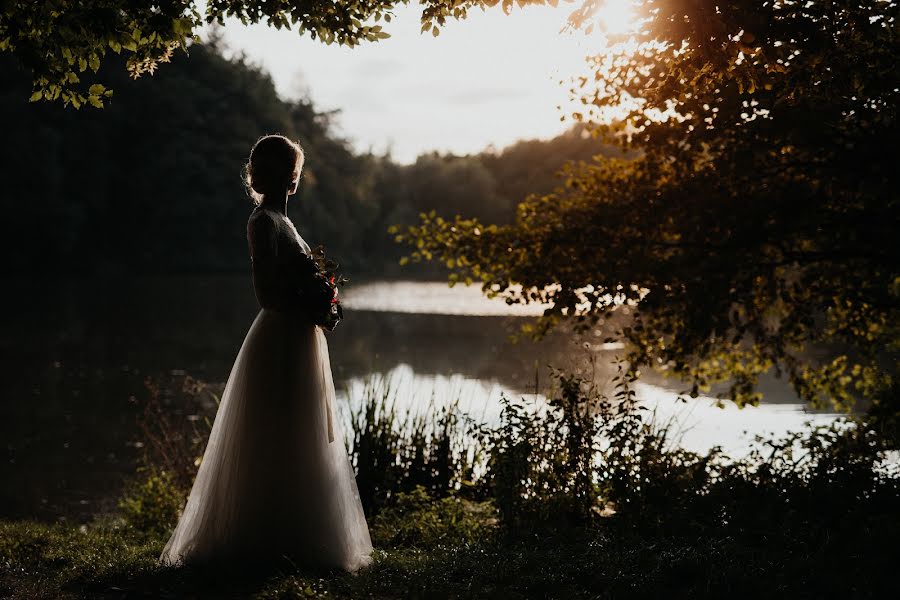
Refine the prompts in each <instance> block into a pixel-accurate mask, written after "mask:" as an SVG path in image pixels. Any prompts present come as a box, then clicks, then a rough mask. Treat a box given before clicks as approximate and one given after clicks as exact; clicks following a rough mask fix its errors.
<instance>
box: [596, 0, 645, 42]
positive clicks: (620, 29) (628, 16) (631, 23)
mask: <svg viewBox="0 0 900 600" xmlns="http://www.w3.org/2000/svg"><path fill="white" fill-rule="evenodd" d="M597 15H598V19H599V21H600V24H601V28H602V29H603V31H604V32H605V33H607V34H609V35H624V34H626V33H631V32H632V31H633V30H634V29H635V26H636V24H637V23H636V19H635V14H634V6H633V5H632V0H606V2H605V3H604V4H603V6H602V7H601V8H600V10H599V11H598V13H597Z"/></svg>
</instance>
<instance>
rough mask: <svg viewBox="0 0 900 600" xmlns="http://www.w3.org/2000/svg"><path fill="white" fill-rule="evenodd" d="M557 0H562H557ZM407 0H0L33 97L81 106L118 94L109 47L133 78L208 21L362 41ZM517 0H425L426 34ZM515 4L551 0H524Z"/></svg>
mask: <svg viewBox="0 0 900 600" xmlns="http://www.w3.org/2000/svg"><path fill="white" fill-rule="evenodd" d="M550 1H551V3H553V4H555V0H550ZM406 3H407V0H355V1H354V2H333V1H331V0H275V1H268V0H209V1H208V2H207V3H206V10H205V13H204V14H202V15H201V13H200V9H199V7H198V4H199V3H198V2H197V1H196V0H162V1H160V2H153V3H141V2H132V1H130V0H48V1H45V2H34V1H32V0H12V1H9V2H3V3H2V4H0V53H2V52H9V53H11V54H13V55H14V56H15V57H16V58H17V59H18V61H19V62H20V63H21V64H22V65H23V66H24V67H25V68H27V69H28V70H29V71H30V72H31V73H32V79H33V89H32V93H31V100H32V101H38V100H42V99H43V100H59V101H62V102H63V103H65V104H66V105H67V106H68V105H72V106H74V107H75V108H79V107H80V106H82V105H84V104H90V105H92V106H95V107H97V108H100V107H102V106H103V103H104V99H105V98H108V97H110V96H111V95H112V90H109V89H107V88H106V86H105V85H104V84H103V83H102V82H101V81H93V83H92V82H91V81H84V82H83V81H82V78H91V79H97V78H96V75H97V73H98V72H99V70H100V66H101V64H102V63H103V61H104V60H105V59H106V57H107V55H108V54H109V52H112V53H114V54H120V55H123V56H125V57H126V58H127V60H126V63H125V64H126V68H127V70H128V73H129V74H130V75H131V76H132V77H135V78H137V77H140V76H141V75H142V74H145V73H150V74H152V73H154V72H155V71H156V69H157V68H158V67H159V65H160V63H167V62H169V61H170V60H171V58H172V56H173V54H174V53H175V52H176V51H178V50H184V51H186V50H187V49H188V46H189V44H190V42H191V41H192V40H195V39H196V33H197V31H198V30H199V28H201V27H202V26H203V25H204V23H220V24H222V23H224V21H225V18H226V17H231V18H235V19H238V20H239V21H241V22H242V23H244V24H250V23H267V24H268V25H270V26H272V27H275V28H276V29H282V28H288V29H289V28H291V27H294V28H296V29H297V31H298V32H299V33H301V34H307V35H309V36H310V37H311V38H313V39H319V40H321V41H323V42H325V43H326V44H332V43H337V44H341V45H347V46H356V45H358V44H360V43H362V42H365V41H369V42H371V41H377V40H380V39H384V38H387V37H389V34H388V33H387V32H386V31H384V30H383V25H381V24H380V23H381V22H384V23H390V21H391V19H392V11H393V9H394V8H395V7H396V6H397V5H399V4H406ZM501 3H502V6H503V8H504V10H506V11H507V12H508V11H509V10H510V9H511V8H512V6H513V0H502V2H501V0H422V1H421V2H420V4H421V6H422V14H421V21H422V33H426V32H431V33H432V35H435V36H437V35H438V33H439V32H440V27H441V26H442V25H444V23H445V22H446V20H447V19H450V18H453V19H462V18H465V17H466V14H467V13H468V11H469V10H470V9H471V8H474V7H481V8H484V7H485V6H494V5H496V4H501ZM515 4H517V5H519V6H523V5H525V4H543V0H516V1H515Z"/></svg>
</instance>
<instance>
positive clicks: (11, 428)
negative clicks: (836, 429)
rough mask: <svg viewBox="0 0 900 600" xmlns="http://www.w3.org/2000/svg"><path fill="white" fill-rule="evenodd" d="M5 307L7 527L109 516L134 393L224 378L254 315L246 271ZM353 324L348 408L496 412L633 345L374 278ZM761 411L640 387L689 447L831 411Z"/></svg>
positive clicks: (779, 388) (345, 354)
mask: <svg viewBox="0 0 900 600" xmlns="http://www.w3.org/2000/svg"><path fill="white" fill-rule="evenodd" d="M7 284H8V285H7V286H6V290H7V292H6V294H4V295H3V298H2V308H3V310H2V315H3V316H2V319H3V324H2V325H3V331H4V335H3V338H2V344H0V352H2V357H0V358H2V360H0V364H2V369H3V372H2V382H3V383H2V388H3V394H2V401H0V439H2V440H3V447H4V451H5V456H4V460H3V463H2V466H0V482H2V488H0V518H4V517H6V518H22V517H30V518H38V519H60V520H63V519H75V520H85V519H88V518H90V516H91V515H93V514H96V513H98V512H104V511H106V510H109V509H111V508H112V507H113V506H114V503H115V497H116V495H117V494H118V492H119V491H120V489H121V486H122V485H123V482H124V481H125V480H126V479H127V477H128V476H129V475H130V474H131V473H133V471H134V468H135V466H136V460H137V457H138V450H137V449H136V447H135V442H136V441H137V440H138V432H137V427H136V423H135V420H136V418H137V414H138V412H139V410H140V408H139V406H138V403H137V402H135V400H134V398H135V397H140V395H141V394H142V393H143V390H144V379H145V378H147V377H151V378H153V377H159V376H161V375H165V374H169V373H173V372H185V373H187V374H190V375H192V376H194V377H197V378H199V379H203V380H206V381H210V382H223V381H224V380H225V378H226V377H227V375H228V372H229V370H230V368H231V364H232V362H233V361H234V358H235V355H236V354H237V351H238V349H239V347H240V344H241V342H242V341H243V338H244V335H245V334H246V332H247V329H248V328H249V326H250V324H251V323H252V322H253V319H254V318H255V316H256V313H257V311H258V308H257V305H256V301H255V298H254V296H253V291H252V288H251V287H250V282H249V279H248V278H247V277H242V276H212V277H210V276H203V277H199V276H179V277H170V276H167V277H141V278H124V277H120V276H110V277H106V278H103V279H90V280H74V279H50V280H43V281H33V280H22V279H7ZM343 294H344V303H345V307H346V310H345V317H346V318H345V320H344V322H342V323H341V324H340V325H339V326H338V328H337V329H336V330H335V331H334V332H333V333H332V334H330V335H329V337H328V341H329V346H330V350H331V357H332V367H333V372H334V376H335V383H336V386H337V388H338V390H339V396H340V398H339V400H340V403H341V404H342V406H341V407H340V408H342V409H343V410H344V411H345V412H346V408H347V405H348V404H349V403H352V402H354V399H356V398H359V396H360V390H361V389H362V388H363V387H364V386H366V385H373V382H375V383H374V384H375V385H378V384H379V382H381V384H384V385H387V384H388V383H389V384H390V385H391V386H392V388H393V389H394V391H395V395H396V398H397V401H398V403H401V404H402V403H406V404H407V405H410V406H412V405H418V408H419V409H422V410H424V409H426V408H427V407H428V406H432V405H441V404H444V403H447V402H452V401H458V402H459V404H460V406H461V407H462V409H463V410H465V411H466V412H467V413H469V414H470V415H472V416H474V417H476V418H480V419H484V420H486V421H492V420H495V419H496V418H497V413H498V400H499V398H500V396H501V395H502V394H506V395H507V396H511V397H519V396H532V395H534V394H535V391H537V392H538V393H539V394H540V392H542V391H545V390H546V389H547V386H548V384H549V377H548V365H552V366H553V367H557V368H563V369H566V370H569V371H581V372H583V373H586V372H587V370H588V369H589V368H590V367H589V365H590V364H591V362H592V361H593V365H594V369H595V376H596V377H597V379H598V380H599V381H604V380H606V379H608V377H609V375H610V374H611V373H612V372H613V371H614V367H613V365H612V363H613V361H614V360H615V357H616V356H617V355H618V354H620V353H621V348H619V347H617V346H615V345H610V344H602V343H600V342H601V340H602V336H600V337H598V336H597V335H592V334H588V335H586V336H584V337H578V338H576V337H574V336H568V335H565V334H564V332H559V333H556V334H553V335H550V336H549V337H548V338H546V339H545V340H542V341H541V342H539V343H535V342H532V341H520V342H518V343H515V344H514V343H511V342H510V340H509V338H510V336H511V335H512V334H514V333H515V332H516V331H517V330H518V328H519V327H520V325H521V324H522V323H523V319H527V318H529V317H531V316H533V315H535V314H537V313H539V312H540V307H510V306H507V305H506V304H505V303H503V302H502V301H499V300H488V299H486V298H484V297H483V296H482V295H481V293H480V290H479V289H478V288H477V287H469V288H467V287H465V286H456V287H454V288H449V287H448V286H447V285H446V284H444V283H437V282H435V283H424V282H368V283H360V284H355V285H351V286H348V287H347V288H345V290H344V291H343ZM763 387H764V391H765V392H766V399H765V401H764V403H763V404H761V405H760V406H759V407H751V408H745V409H737V408H736V407H734V406H726V407H724V408H718V407H716V405H715V404H716V403H715V401H714V400H713V399H711V398H705V397H700V398H696V399H688V401H687V402H684V401H679V400H678V392H679V391H680V390H682V388H683V386H681V385H679V384H678V383H677V382H672V381H668V380H666V379H663V378H661V377H658V376H652V377H648V378H646V379H645V380H643V381H641V382H640V383H638V385H637V391H638V395H639V397H640V398H641V399H643V400H645V401H646V402H647V404H648V405H650V406H651V407H652V408H654V409H655V410H656V411H657V414H658V415H660V417H662V418H668V417H670V416H672V417H674V418H675V419H676V420H677V422H678V423H679V428H680V429H681V431H682V436H683V437H682V444H683V445H684V446H685V447H687V448H689V449H693V450H700V451H703V450H706V449H708V448H710V447H712V446H714V445H720V446H722V447H723V448H724V449H725V450H726V451H728V452H731V453H734V454H740V453H741V452H742V451H745V450H746V448H747V444H748V440H749V439H751V438H752V437H753V436H754V435H756V434H761V433H775V434H779V433H784V432H786V431H788V430H791V429H797V428H799V427H801V426H803V424H804V423H806V422H809V421H814V422H819V423H824V422H828V421H830V420H831V419H833V418H834V415H831V414H828V413H822V412H816V411H811V410H809V409H808V408H807V407H806V406H804V405H803V404H802V403H800V402H799V401H798V400H797V398H796V397H795V396H794V395H793V393H792V392H791V391H790V389H789V388H788V387H787V386H786V385H785V384H784V383H783V382H780V381H777V380H774V379H772V380H767V381H766V382H764V385H763Z"/></svg>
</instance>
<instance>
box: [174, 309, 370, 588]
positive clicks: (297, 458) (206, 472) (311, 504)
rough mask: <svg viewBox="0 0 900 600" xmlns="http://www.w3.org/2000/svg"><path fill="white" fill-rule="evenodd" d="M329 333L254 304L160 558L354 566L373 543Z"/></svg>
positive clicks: (363, 560)
mask: <svg viewBox="0 0 900 600" xmlns="http://www.w3.org/2000/svg"><path fill="white" fill-rule="evenodd" d="M334 401H335V393H334V382H333V380H332V375H331V364H330V361H329V358H328V344H327V342H326V340H325V334H324V333H323V332H322V330H321V329H320V328H319V327H316V326H313V325H311V324H309V323H308V322H306V321H305V320H303V319H302V318H300V317H297V316H292V315H288V314H284V313H279V312H275V311H271V310H265V309H264V310H262V311H260V313H259V315H258V316H257V317H256V320H255V321H254V322H253V325H252V327H250V331H249V332H248V333H247V337H246V339H245V340H244V344H243V346H242V347H241V350H240V352H239V354H238V357H237V360H236V361H235V363H234V367H233V368H232V371H231V375H230V376H229V377H228V383H227V384H226V386H225V392H224V394H223V395H222V400H221V402H220V404H219V409H218V413H217V414H216V419H215V423H214V424H213V428H212V432H211V433H210V436H209V441H208V443H207V446H206V451H205V452H204V454H203V461H202V462H201V464H200V469H199V471H198V472H197V478H196V480H195V481H194V487H193V489H192V490H191V494H190V496H189V498H188V501H187V505H186V507H185V509H184V513H183V514H182V516H181V519H180V520H179V522H178V526H177V527H176V529H175V532H174V533H173V534H172V537H171V539H170V540H169V542H168V544H166V547H165V549H164V550H163V553H162V556H161V557H160V560H161V561H162V562H163V563H166V564H182V563H194V562H210V561H219V560H223V559H224V560H230V559H233V560H238V561H242V560H250V561H254V562H256V561H260V560H268V559H277V558H278V557H281V556H288V557H290V559H291V560H292V561H294V562H295V563H297V564H305V565H309V566H317V567H326V568H328V567H338V568H342V569H346V570H348V571H354V570H357V569H359V568H360V567H363V566H365V565H367V564H368V563H369V562H370V560H371V559H370V554H371V552H372V542H371V539H370V538H369V529H368V527H367V525H366V519H365V516H364V515H363V510H362V505H361V504H360V500H359V492H358V490H357V487H356V479H355V477H354V474H353V470H352V468H351V466H350V461H349V459H348V457H347V450H346V448H345V447H344V440H343V436H342V434H341V428H340V424H339V422H338V420H337V419H335V418H334V417H333V414H332V410H333V408H332V407H333V405H334Z"/></svg>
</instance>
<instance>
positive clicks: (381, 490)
mask: <svg viewBox="0 0 900 600" xmlns="http://www.w3.org/2000/svg"><path fill="white" fill-rule="evenodd" d="M348 433H349V435H350V436H351V437H350V439H349V440H348V446H349V455H350V461H351V464H352V465H353V468H354V470H355V471H356V483H357V487H358V489H359V495H360V499H361V500H362V504H363V508H364V509H365V511H366V514H367V515H375V514H377V513H378V511H379V510H380V509H381V508H382V507H383V506H385V505H387V504H389V503H392V502H393V501H394V500H395V497H396V496H398V494H401V495H402V494H413V496H407V499H411V498H414V497H415V496H414V495H415V494H416V493H417V492H416V490H418V489H419V488H422V489H423V490H425V491H427V492H428V493H430V494H432V495H434V496H436V497H444V496H447V495H448V494H450V493H451V492H453V491H454V490H458V489H460V488H463V487H465V486H467V485H469V484H470V482H471V480H472V478H473V476H474V470H475V465H476V463H477V462H478V449H477V447H475V445H474V443H473V441H472V440H469V439H467V438H466V437H465V431H464V428H463V427H461V426H460V419H459V415H458V414H457V408H456V406H455V405H453V404H451V405H449V406H447V407H444V408H441V409H439V410H437V411H433V410H424V411H423V410H419V411H416V410H413V409H406V410H401V409H398V408H397V396H396V390H395V389H394V388H393V387H392V386H391V384H390V382H389V381H388V382H385V381H382V382H380V383H379V382H375V381H371V380H370V381H369V382H367V385H366V387H365V388H364V390H363V394H362V398H359V399H357V408H356V410H355V412H354V413H353V414H351V415H350V431H349V432H348Z"/></svg>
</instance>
